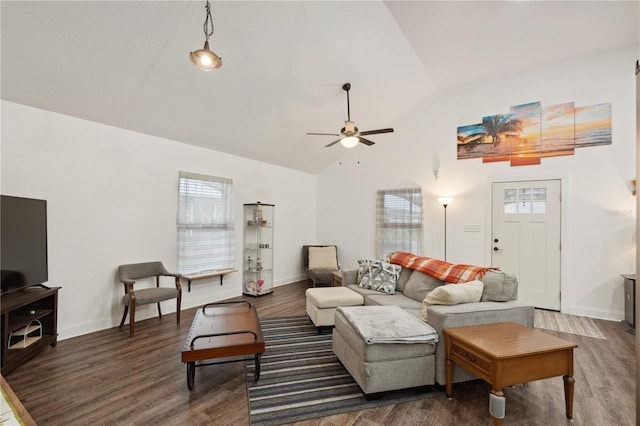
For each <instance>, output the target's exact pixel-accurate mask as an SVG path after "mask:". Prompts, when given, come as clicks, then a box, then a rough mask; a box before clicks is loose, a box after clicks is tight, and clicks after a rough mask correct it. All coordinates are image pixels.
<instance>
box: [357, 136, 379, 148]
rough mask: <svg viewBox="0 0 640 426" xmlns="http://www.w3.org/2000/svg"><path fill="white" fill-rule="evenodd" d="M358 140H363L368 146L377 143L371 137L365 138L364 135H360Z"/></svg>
mask: <svg viewBox="0 0 640 426" xmlns="http://www.w3.org/2000/svg"><path fill="white" fill-rule="evenodd" d="M358 141H359V142H362V143H363V144H365V145H367V146H371V145H373V144H375V142H373V141H370V140H369V139H365V138H363V137H362V136H358Z"/></svg>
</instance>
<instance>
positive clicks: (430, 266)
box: [390, 251, 496, 283]
mask: <svg viewBox="0 0 640 426" xmlns="http://www.w3.org/2000/svg"><path fill="white" fill-rule="evenodd" d="M390 262H391V263H395V264H396V265H400V266H402V267H403V268H409V269H414V270H416V271H420V272H424V273H425V274H428V275H431V276H432V277H435V278H437V279H439V280H442V281H445V282H448V283H465V282H467V281H473V280H475V279H480V278H482V276H483V275H484V274H485V273H486V272H487V271H488V270H489V269H496V268H483V267H480V266H471V265H454V264H453V263H447V262H445V261H442V260H438V259H433V258H430V257H421V256H416V255H415V254H411V253H405V252H401V251H397V252H395V253H394V254H393V255H392V256H391V259H390Z"/></svg>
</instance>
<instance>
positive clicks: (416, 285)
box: [334, 268, 534, 394]
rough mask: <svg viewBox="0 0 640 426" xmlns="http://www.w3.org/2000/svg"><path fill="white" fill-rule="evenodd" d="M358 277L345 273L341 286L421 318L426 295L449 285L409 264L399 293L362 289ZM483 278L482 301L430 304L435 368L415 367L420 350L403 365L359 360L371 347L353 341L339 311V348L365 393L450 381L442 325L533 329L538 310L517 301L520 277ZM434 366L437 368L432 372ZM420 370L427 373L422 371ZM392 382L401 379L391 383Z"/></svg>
mask: <svg viewBox="0 0 640 426" xmlns="http://www.w3.org/2000/svg"><path fill="white" fill-rule="evenodd" d="M357 280H358V276H357V271H355V270H354V271H342V285H343V286H347V287H348V288H349V289H351V290H353V291H355V292H357V293H358V294H360V295H362V296H363V297H364V304H365V306H368V305H383V306H390V305H392V306H399V307H401V308H403V309H405V310H406V311H408V312H410V313H411V314H413V315H415V316H417V317H420V316H421V312H422V310H423V300H424V299H425V297H426V296H427V294H428V293H429V292H431V291H432V290H433V289H434V288H436V287H438V286H441V285H444V284H445V283H444V282H443V281H440V280H438V279H437V278H434V277H432V276H430V275H427V274H424V273H422V272H420V271H415V270H412V269H407V268H403V270H402V272H401V273H400V277H399V278H398V281H397V284H396V291H395V293H394V294H386V293H382V292H379V291H374V290H367V289H364V288H360V287H359V286H358V284H357ZM481 281H482V282H483V283H484V289H483V293H482V298H481V301H480V302H475V303H461V304H456V305H431V306H428V307H427V308H426V313H427V320H426V322H427V323H428V324H430V325H431V326H432V327H433V328H434V329H435V330H436V331H437V332H438V337H439V341H438V343H437V344H436V345H435V348H432V349H431V350H430V351H427V352H425V357H426V358H427V359H428V358H430V357H433V360H432V361H430V362H431V365H432V366H433V368H425V367H423V368H421V369H420V370H418V371H416V365H418V364H419V363H416V360H415V359H414V358H415V357H414V355H415V354H414V355H411V356H410V357H407V359H408V360H409V361H408V362H407V364H406V365H407V367H406V368H404V369H403V362H402V360H398V359H396V360H394V361H393V362H391V363H388V364H384V365H383V364H380V365H377V364H376V360H375V359H374V360H373V361H372V362H371V364H370V363H369V362H368V361H367V360H362V359H358V358H362V357H363V356H364V357H368V356H369V355H368V354H366V355H362V354H363V350H366V349H363V348H357V347H356V346H357V345H358V343H356V342H355V341H354V339H353V334H352V332H351V330H348V328H349V327H348V324H345V322H344V321H343V318H341V317H340V316H339V315H338V314H336V328H335V329H334V352H336V355H338V358H340V359H341V361H342V362H343V364H345V367H347V370H349V372H350V373H351V375H352V376H354V378H356V380H357V381H358V383H359V384H360V386H361V387H362V388H363V391H364V392H365V394H367V393H374V392H380V391H384V390H390V389H401V388H405V387H413V386H417V385H416V381H415V377H416V375H417V374H420V375H425V374H434V377H423V379H422V383H419V384H418V385H425V384H434V383H438V384H440V385H443V386H444V385H446V382H445V343H444V335H443V334H442V329H443V328H451V327H461V326H466V325H475V324H488V323H495V322H506V321H512V322H516V323H519V324H522V325H525V326H528V327H533V312H534V309H533V307H531V306H526V305H524V304H522V303H520V302H518V301H517V297H518V281H517V279H516V277H515V276H514V275H513V274H509V273H504V272H500V271H493V270H490V271H487V272H486V273H485V275H484V276H483V277H482V278H481ZM460 285H462V284H460ZM405 347H406V346H405ZM389 349H392V348H389ZM393 350H394V351H403V348H402V346H400V347H396V348H393ZM428 352H430V353H428ZM399 354H402V352H397V355H395V356H394V357H395V358H402V356H401V355H399ZM378 360H379V361H380V360H381V358H380V357H378ZM387 361H388V360H385V361H384V362H385V363H386V362H387ZM347 364H349V365H347ZM360 364H363V365H360ZM389 369H390V370H392V374H385V375H384V379H380V378H378V377H368V376H371V375H372V374H376V375H377V374H381V372H383V371H387V370H389ZM430 370H433V373H431V372H430ZM420 371H422V372H421V373H419V372H420ZM389 373H391V371H389ZM474 379H477V377H476V376H474V375H472V374H471V373H469V372H467V371H466V370H464V369H462V368H456V369H455V374H454V382H463V381H467V380H474ZM390 380H391V381H394V382H397V383H389V381H390ZM379 382H386V383H379Z"/></svg>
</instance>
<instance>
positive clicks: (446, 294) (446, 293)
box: [424, 280, 484, 305]
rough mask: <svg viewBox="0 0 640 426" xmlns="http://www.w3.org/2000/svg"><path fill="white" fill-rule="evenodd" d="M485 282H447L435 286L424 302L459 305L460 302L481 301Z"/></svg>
mask: <svg viewBox="0 0 640 426" xmlns="http://www.w3.org/2000/svg"><path fill="white" fill-rule="evenodd" d="M483 289H484V284H483V283H482V281H478V280H474V281H469V282H466V283H460V284H445V285H441V286H440V287H436V288H434V289H433V290H432V291H431V292H430V293H429V294H427V297H425V299H424V303H427V304H429V305H457V304H458V303H472V302H479V301H480V298H481V297H482V290H483Z"/></svg>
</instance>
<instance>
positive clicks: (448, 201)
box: [438, 197, 453, 262]
mask: <svg viewBox="0 0 640 426" xmlns="http://www.w3.org/2000/svg"><path fill="white" fill-rule="evenodd" d="M438 201H439V202H440V204H442V207H444V261H445V262H446V261H447V206H448V205H449V204H451V201H453V198H452V197H438Z"/></svg>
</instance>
